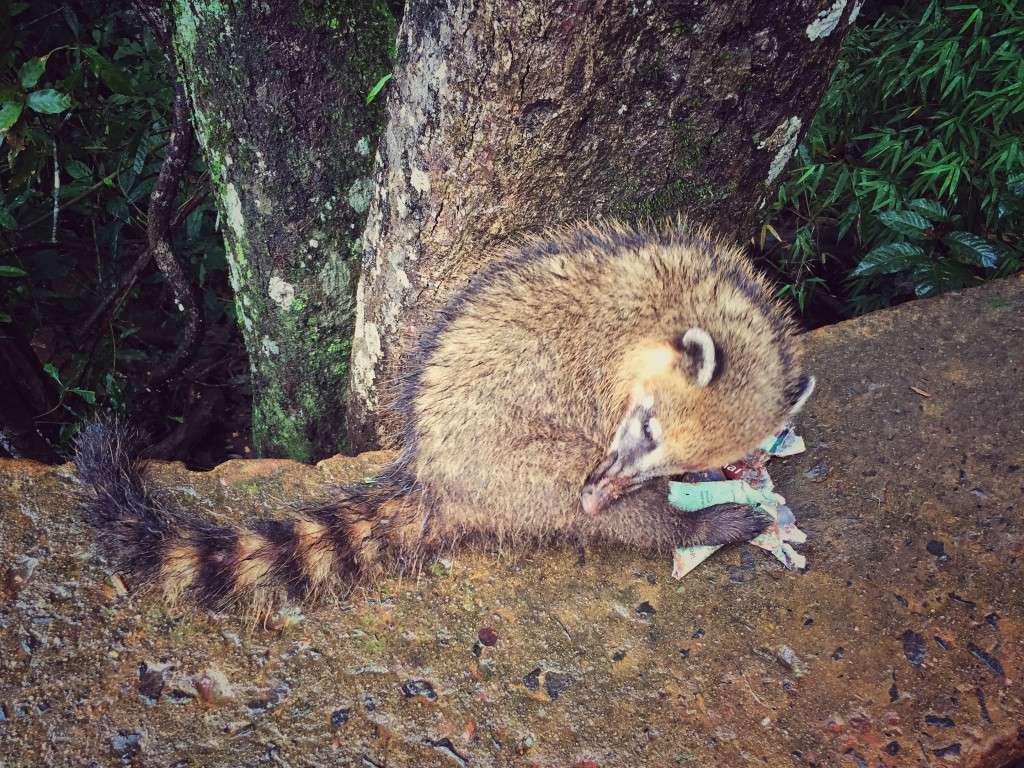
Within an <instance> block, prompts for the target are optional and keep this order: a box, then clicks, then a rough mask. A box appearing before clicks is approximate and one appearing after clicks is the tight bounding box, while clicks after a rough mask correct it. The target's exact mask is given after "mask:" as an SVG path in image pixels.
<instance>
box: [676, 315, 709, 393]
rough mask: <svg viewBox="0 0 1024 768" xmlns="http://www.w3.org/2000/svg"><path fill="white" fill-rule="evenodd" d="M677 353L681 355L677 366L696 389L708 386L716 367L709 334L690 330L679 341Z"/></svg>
mask: <svg viewBox="0 0 1024 768" xmlns="http://www.w3.org/2000/svg"><path fill="white" fill-rule="evenodd" d="M679 352H680V354H681V355H682V360H681V361H680V363H679V364H680V366H682V369H683V371H684V372H685V373H686V375H687V376H688V377H689V378H690V379H691V380H692V381H693V383H694V384H696V385H697V386H698V387H706V386H707V385H708V384H710V383H711V379H712V378H713V377H714V375H715V370H716V368H717V367H718V361H717V357H716V352H715V341H714V339H712V338H711V334H710V333H708V332H707V331H705V330H704V329H703V328H697V327H694V328H691V329H690V330H688V331H687V332H686V333H684V334H683V337H682V339H680V343H679Z"/></svg>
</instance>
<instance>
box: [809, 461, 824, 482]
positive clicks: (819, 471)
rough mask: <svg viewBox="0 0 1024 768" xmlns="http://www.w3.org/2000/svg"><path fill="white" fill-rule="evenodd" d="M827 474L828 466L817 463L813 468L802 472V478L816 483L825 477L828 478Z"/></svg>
mask: <svg viewBox="0 0 1024 768" xmlns="http://www.w3.org/2000/svg"><path fill="white" fill-rule="evenodd" d="M828 473H829V468H828V465H827V464H825V463H824V462H821V461H819V462H818V463H817V464H815V465H814V466H813V467H811V468H810V469H808V470H807V471H806V472H804V477H806V478H807V479H808V480H811V481H813V482H817V481H819V480H824V479H825V478H826V477H828Z"/></svg>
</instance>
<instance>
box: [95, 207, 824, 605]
mask: <svg viewBox="0 0 1024 768" xmlns="http://www.w3.org/2000/svg"><path fill="white" fill-rule="evenodd" d="M794 331H795V329H794V324H793V322H792V320H791V318H790V315H789V314H788V313H787V311H786V309H784V308H783V306H781V305H780V304H779V303H778V302H777V301H775V300H773V299H772V298H771V291H770V288H769V285H768V284H767V282H766V281H765V279H764V278H763V277H761V276H760V275H759V274H757V273H756V272H755V271H754V269H753V268H752V267H751V265H750V264H749V262H748V261H747V259H746V258H745V257H744V255H743V254H742V253H741V251H740V250H739V249H738V248H736V247H734V246H732V245H729V244H727V243H724V242H722V241H720V240H717V239H715V238H713V237H712V236H711V235H709V234H708V233H707V232H706V231H699V232H696V233H694V232H686V231H684V228H683V227H681V226H679V225H678V224H674V225H666V226H663V227H652V226H646V227H640V228H628V227H626V226H623V225H620V224H604V225H598V226H594V225H578V226H575V227H571V228H567V229H564V230H561V231H557V232H554V233H551V234H549V235H547V236H545V237H543V238H539V239H531V240H528V241H525V242H524V243H522V244H520V245H519V246H518V247H515V248H510V249H509V250H508V251H507V252H504V253H503V254H501V255H500V257H499V258H497V259H496V260H495V261H493V262H492V263H491V265H490V266H489V267H486V268H485V269H484V270H483V271H482V272H481V273H480V274H479V275H478V276H477V277H476V278H475V279H473V280H472V282H471V283H470V285H469V286H468V287H467V288H465V289H464V290H463V291H461V292H460V293H459V294H458V295H456V296H455V297H454V298H453V299H452V300H451V301H450V302H449V303H448V305H447V306H446V307H445V308H444V309H443V310H442V311H441V312H440V313H439V315H438V317H437V319H436V321H435V322H434V323H433V325H432V326H431V327H430V328H429V330H428V331H427V332H426V333H425V334H424V335H423V337H422V339H421V340H420V342H419V345H418V349H417V350H416V352H415V354H414V356H413V362H412V364H411V367H410V370H409V372H408V375H407V376H406V378H405V380H404V382H403V383H402V391H401V395H400V396H399V397H398V398H397V402H396V407H397V408H398V409H399V410H400V413H401V414H402V416H403V418H404V424H405V433H404V439H403V449H402V451H401V453H400V455H399V457H398V458H397V459H396V460H395V461H394V463H393V464H392V465H391V466H389V467H388V468H387V469H385V470H384V471H383V472H382V473H381V474H380V475H379V476H378V477H377V478H375V479H374V480H373V481H371V482H368V483H364V484H360V485H354V486H348V487H343V488H341V489H339V490H338V491H337V493H336V494H335V496H334V498H332V499H330V500H329V501H327V502H326V503H323V504H320V505H318V506H314V507H310V508H306V509H300V510H296V511H293V512H291V513H290V514H286V515H283V516H282V517H281V518H280V519H274V520H257V521H254V522H252V523H250V524H247V525H237V526H235V525H232V526H227V525H219V524H215V523H213V522H210V521H207V520H203V519H199V518H197V517H194V516H192V515H189V514H186V513H185V512H182V511H180V510H174V509H170V508H169V507H168V506H167V505H166V504H165V503H164V502H163V501H161V497H160V496H159V495H155V496H154V495H153V494H150V493H148V492H147V490H146V488H145V487H144V484H143V481H142V479H141V476H140V474H139V471H138V467H137V464H136V462H135V459H134V457H133V454H132V450H131V448H130V447H129V445H128V442H127V440H126V438H125V436H124V434H123V431H121V430H120V429H118V428H111V427H109V426H101V425H93V426H91V427H89V428H88V429H86V430H85V431H84V433H83V435H82V437H81V438H80V440H79V443H78V447H77V456H76V464H77V473H78V476H79V477H80V479H81V480H82V481H83V482H84V484H85V485H86V486H87V487H88V488H89V489H90V490H88V491H86V492H85V494H84V508H85V512H86V515H87V518H88V520H89V521H90V522H91V523H92V524H93V525H94V526H95V527H96V528H97V529H99V531H100V539H101V543H102V545H103V546H104V548H105V549H106V550H107V551H108V553H109V554H111V555H112V556H113V557H114V559H115V560H116V561H117V562H118V563H119V564H120V566H121V567H122V568H124V569H126V570H128V571H129V572H134V573H135V574H136V575H137V576H138V577H140V578H141V579H142V580H144V581H147V582H150V583H152V584H154V585H156V586H158V587H159V588H160V589H161V590H162V591H163V593H164V595H165V596H166V598H168V599H170V600H172V601H173V600H176V599H178V598H180V597H183V596H185V597H190V598H192V599H195V600H196V601H198V602H199V603H201V604H204V605H207V606H213V607H221V606H224V605H226V604H229V603H232V602H234V601H237V600H239V599H241V598H247V599H254V600H255V601H256V603H257V604H259V605H261V606H273V605H275V604H278V603H280V602H281V601H284V600H293V599H300V598H303V597H305V596H307V595H309V594H311V593H318V592H321V591H323V590H331V589H333V588H334V587H336V586H339V585H342V586H347V585H351V584H353V583H354V582H355V581H357V580H359V579H364V578H367V577H372V576H374V575H375V574H377V573H379V572H380V571H381V570H383V569H385V568H386V567H387V566H389V565H392V566H393V565H399V566H400V565H401V564H403V563H408V562H411V561H414V560H416V559H418V558H420V557H422V556H423V555H426V554H429V553H431V552H434V551H437V550H438V549H439V548H441V547H446V546H450V545H452V544H454V543H456V542H458V541H460V540H464V539H466V538H469V537H472V538H481V537H482V538H486V539H488V540H491V541H496V542H499V543H501V542H505V543H517V542H521V541H523V540H529V541H534V542H537V541H546V540H551V539H563V540H565V539H572V540H576V541H579V540H585V541H592V540H598V541H605V542H610V543H612V544H620V545H624V546H627V547H634V548H639V549H644V550H664V551H667V550H669V549H670V548H672V547H675V546H678V545H689V544H728V543H731V542H736V541H746V540H749V539H750V538H752V537H753V536H754V535H756V534H757V533H758V532H759V531H760V530H761V529H762V528H763V527H764V525H765V521H764V520H763V519H761V518H760V517H759V516H758V515H757V513H755V512H754V511H752V509H751V508H750V507H746V506H739V505H722V506H718V507H712V508H710V509H707V510H704V511H702V512H700V513H696V514H686V513H682V512H680V511H678V510H676V509H674V508H673V507H671V506H670V505H669V504H668V502H667V499H666V496H667V489H666V485H665V479H666V478H667V477H668V476H670V475H673V474H676V473H681V472H685V471H689V470H700V469H704V468H708V467H718V466H722V465H724V464H726V463H728V462H730V461H732V460H734V459H738V458H740V457H742V456H744V455H745V454H746V453H747V452H749V451H750V450H751V449H753V448H754V447H755V446H756V445H757V444H758V443H759V442H760V441H761V440H762V439H763V438H764V437H766V436H767V435H769V434H770V433H771V432H772V431H773V430H774V429H776V428H777V427H778V426H780V424H782V422H783V421H784V420H785V419H786V418H787V417H788V415H789V414H790V413H791V412H793V411H795V410H796V409H799V407H801V406H802V405H803V403H804V402H805V400H806V399H807V397H808V395H809V394H810V392H811V390H812V389H813V379H812V378H810V377H808V376H805V375H804V373H803V371H802V366H801V350H800V343H799V338H798V337H797V336H796V335H795V332H794Z"/></svg>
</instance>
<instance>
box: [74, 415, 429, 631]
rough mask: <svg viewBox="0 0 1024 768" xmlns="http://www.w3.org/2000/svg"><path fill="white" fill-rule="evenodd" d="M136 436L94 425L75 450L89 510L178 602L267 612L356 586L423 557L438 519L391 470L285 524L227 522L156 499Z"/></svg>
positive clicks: (141, 570)
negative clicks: (145, 479) (432, 524)
mask: <svg viewBox="0 0 1024 768" xmlns="http://www.w3.org/2000/svg"><path fill="white" fill-rule="evenodd" d="M134 443H135V437H134V435H133V434H132V433H131V432H130V431H128V430H126V429H125V428H124V427H122V426H119V425H116V424H114V425H107V424H92V425H90V426H89V427H87V428H86V429H85V430H84V431H83V432H82V434H81V436H80V437H79V439H78V442H77V445H76V454H75V467H76V474H77V476H78V478H79V480H80V481H81V482H82V484H83V486H85V488H84V489H83V493H82V495H81V504H82V508H83V510H84V514H85V517H86V520H87V521H88V522H89V523H90V524H91V525H92V526H93V527H94V528H96V530H97V532H98V533H99V539H100V546H101V548H102V549H103V550H104V553H105V554H107V555H108V556H110V558H111V559H112V560H113V561H114V562H115V563H117V565H118V567H120V568H122V569H123V570H124V571H126V572H128V573H130V574H133V575H134V576H135V577H136V578H137V579H139V580H140V581H141V582H143V583H145V584H147V585H151V586H154V587H156V588H158V589H160V590H161V591H162V592H163V594H164V597H165V598H166V599H167V600H168V601H169V602H172V603H173V602H177V601H179V600H181V599H183V598H184V599H190V600H193V601H195V602H196V603H198V604H200V605H202V606H204V607H209V608H215V609H223V608H226V607H230V606H239V605H245V604H248V605H250V606H251V607H252V608H253V609H254V610H255V611H256V613H257V614H261V615H264V616H265V615H267V613H268V612H269V611H270V610H272V609H273V608H275V607H277V606H280V605H282V604H283V603H285V602H288V601H296V600H302V599H305V598H307V597H311V596H315V595H318V594H322V593H331V592H334V591H336V590H338V589H339V588H340V589H347V588H349V587H351V586H352V585H353V584H354V583H356V582H357V581H359V580H362V579H366V578H368V577H373V576H376V575H378V574H379V573H381V572H382V571H383V569H384V567H385V566H386V565H388V564H389V563H398V562H401V561H402V560H404V559H407V558H410V557H416V556H419V555H422V554H423V553H424V545H425V543H426V539H427V525H428V520H429V514H428V510H427V506H426V504H424V503H423V500H422V495H421V494H420V492H419V490H418V488H417V487H416V486H415V484H414V483H413V482H412V481H411V479H409V478H408V477H404V478H403V477H400V476H399V474H398V473H395V474H387V473H385V474H384V475H382V476H381V477H380V478H378V479H377V480H376V481H374V482H372V483H367V484H363V485H352V486H346V487H343V488H341V489H340V490H339V491H338V493H337V495H336V497H335V498H333V499H332V500H330V501H329V502H327V503H324V504H321V505H318V506H315V507H310V508H308V509H301V510H298V511H296V512H295V513H294V514H293V515H291V516H289V517H288V518H286V519H281V520H269V519H268V520H256V521H253V522H252V523H249V524H246V525H244V526H242V525H218V524H214V523H212V522H210V521H207V520H203V519H202V518H199V517H197V516H195V515H191V514H188V513H186V512H184V511H182V510H177V509H171V508H169V507H168V505H167V504H166V502H165V501H164V500H163V499H162V498H161V497H160V496H159V495H157V496H154V495H151V494H150V493H148V491H147V490H146V488H145V485H144V484H143V480H142V475H141V473H140V463H139V461H138V459H137V457H136V455H135V452H134V448H133V444H134Z"/></svg>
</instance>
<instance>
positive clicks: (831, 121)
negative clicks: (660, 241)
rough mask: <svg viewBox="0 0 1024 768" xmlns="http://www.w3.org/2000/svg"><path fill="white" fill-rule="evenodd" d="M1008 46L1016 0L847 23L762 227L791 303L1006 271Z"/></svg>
mask: <svg viewBox="0 0 1024 768" xmlns="http://www.w3.org/2000/svg"><path fill="white" fill-rule="evenodd" d="M868 10H870V9H868ZM1022 51H1024V8H1022V7H1021V5H1020V4H1019V3H1018V2H1016V0H989V1H988V2H979V3H948V2H946V3H943V2H938V1H937V0H932V1H931V2H927V3H921V2H917V3H911V4H908V5H906V6H903V7H899V6H897V7H888V8H882V9H877V10H876V11H875V18H874V19H870V18H868V19H864V20H863V21H862V25H861V26H860V27H858V28H855V29H854V30H852V31H851V32H850V34H849V36H848V37H847V40H846V43H845V45H844V49H843V52H842V57H841V61H840V63H839V66H838V68H837V71H836V73H835V76H834V78H833V81H832V83H831V85H830V87H829V90H828V92H827V94H826V96H825V99H824V101H823V103H822V105H821V108H820V109H819V111H818V113H817V115H816V116H815V119H814V122H813V124H812V125H811V126H810V128H809V130H808V132H807V136H806V139H805V141H804V143H803V144H802V146H800V148H799V153H798V157H797V158H796V159H795V160H794V167H793V169H792V172H791V173H790V175H789V179H788V181H787V182H786V183H785V184H784V185H783V187H782V189H781V190H780V192H779V196H778V199H777V201H776V203H775V205H774V206H773V207H772V209H771V211H770V215H769V218H768V221H769V223H768V224H766V225H765V230H764V233H763V235H762V242H763V243H765V244H766V251H765V256H766V257H767V258H768V259H769V261H771V262H772V263H773V264H774V266H775V267H776V268H777V270H778V271H779V273H780V274H781V276H782V277H783V281H784V282H785V283H786V284H785V288H784V291H786V292H788V293H791V294H792V295H793V296H794V297H795V298H796V299H797V301H798V302H799V304H800V305H801V307H805V306H807V305H808V302H810V305H811V306H812V307H814V308H816V309H818V310H819V311H820V309H821V306H822V305H823V304H824V303H829V304H831V309H832V310H835V309H836V305H837V304H838V303H839V302H841V304H842V305H841V307H840V310H839V311H840V313H841V314H849V313H855V312H862V311H865V310H869V309H873V308H876V307H879V306H885V305H887V304H890V303H893V302H896V301H900V300H903V299H906V298H912V297H914V296H930V295H933V294H936V293H938V292H941V291H945V290H949V289H953V288H962V287H965V286H970V285H974V284H977V283H979V282H980V281H982V280H985V279H988V278H991V277H997V276H1001V275H1005V274H1008V273H1010V272H1012V271H1014V270H1017V269H1019V268H1020V261H1021V256H1022V253H1024V246H1022V241H1021V236H1020V233H1021V231H1022V225H1024V148H1022V146H1021V143H1022V141H1024V53H1022ZM829 294H831V296H830V295H829ZM836 299H839V302H837V301H836Z"/></svg>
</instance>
